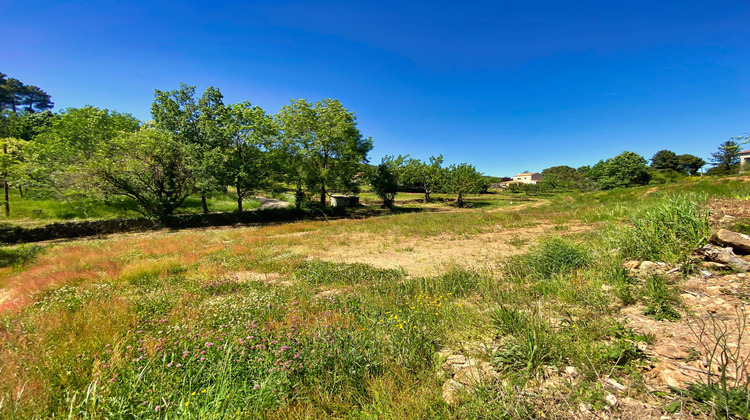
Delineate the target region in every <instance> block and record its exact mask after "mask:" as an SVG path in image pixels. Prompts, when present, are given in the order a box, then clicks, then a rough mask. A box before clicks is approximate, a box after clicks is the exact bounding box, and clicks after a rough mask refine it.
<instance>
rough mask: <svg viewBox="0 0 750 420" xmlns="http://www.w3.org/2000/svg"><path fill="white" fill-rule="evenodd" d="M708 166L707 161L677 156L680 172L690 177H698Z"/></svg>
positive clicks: (688, 156)
mask: <svg viewBox="0 0 750 420" xmlns="http://www.w3.org/2000/svg"><path fill="white" fill-rule="evenodd" d="M705 164H706V161H705V160H703V159H701V158H699V157H698V156H693V155H689V154H684V155H679V156H677V166H678V168H679V171H680V172H682V173H684V174H688V175H691V176H692V175H697V174H698V172H699V171H700V170H701V168H702V167H703V166H704V165H705Z"/></svg>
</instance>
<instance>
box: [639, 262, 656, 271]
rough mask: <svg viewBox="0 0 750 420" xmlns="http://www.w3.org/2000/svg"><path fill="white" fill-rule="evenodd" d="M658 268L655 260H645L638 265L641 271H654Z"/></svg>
mask: <svg viewBox="0 0 750 420" xmlns="http://www.w3.org/2000/svg"><path fill="white" fill-rule="evenodd" d="M655 269H656V263H655V262H653V261H644V262H642V263H641V265H639V266H638V270H639V271H653V270H655Z"/></svg>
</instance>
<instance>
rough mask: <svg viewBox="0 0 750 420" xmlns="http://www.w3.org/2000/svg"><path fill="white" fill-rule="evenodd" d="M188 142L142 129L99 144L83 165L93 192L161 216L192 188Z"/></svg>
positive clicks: (165, 214)
mask: <svg viewBox="0 0 750 420" xmlns="http://www.w3.org/2000/svg"><path fill="white" fill-rule="evenodd" d="M191 147H195V146H191V145H186V144H185V143H183V142H180V141H177V140H175V139H174V138H173V136H172V135H171V134H170V133H167V132H164V131H160V130H157V129H154V128H144V129H141V130H140V131H138V132H135V133H123V134H122V135H120V136H118V137H116V138H114V139H112V141H110V142H108V143H105V144H101V145H100V147H99V149H98V150H97V152H96V153H95V154H94V155H93V156H92V158H91V159H90V160H89V162H88V163H87V165H86V171H87V174H88V175H89V178H88V179H89V180H90V181H91V186H92V187H93V191H100V192H101V193H103V194H104V195H105V196H108V195H120V196H125V197H130V198H132V199H133V200H135V201H136V202H137V203H138V205H139V206H140V208H141V210H140V211H141V213H143V214H144V215H148V216H156V217H159V218H164V217H166V216H169V215H171V214H172V213H173V212H174V210H175V209H177V208H178V207H179V206H180V205H181V204H182V202H183V201H185V199H186V198H187V197H188V196H190V195H191V194H193V193H194V192H195V191H196V179H195V176H194V174H193V172H192V168H193V167H194V165H192V163H191V162H190V159H191V158H192V157H193V156H194V154H193V153H192V151H191V150H190V148H191Z"/></svg>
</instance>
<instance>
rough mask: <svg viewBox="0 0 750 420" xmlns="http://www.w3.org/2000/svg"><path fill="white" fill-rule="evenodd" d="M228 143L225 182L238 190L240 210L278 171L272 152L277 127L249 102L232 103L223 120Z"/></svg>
mask: <svg viewBox="0 0 750 420" xmlns="http://www.w3.org/2000/svg"><path fill="white" fill-rule="evenodd" d="M222 127H223V128H224V130H225V133H226V139H227V140H228V144H227V145H226V147H225V149H224V154H223V161H222V168H223V170H222V173H223V179H224V181H225V182H226V183H227V184H229V185H232V186H234V187H235V189H236V190H237V210H238V211H242V201H243V200H244V199H245V198H246V197H247V196H249V195H250V194H253V193H254V192H255V191H257V190H259V189H266V188H269V187H270V186H271V185H272V183H273V181H274V179H275V178H276V174H277V166H275V164H276V161H275V159H274V157H273V155H272V153H271V151H272V149H274V148H275V140H276V136H277V132H278V129H277V126H276V123H275V121H274V120H273V118H272V117H271V116H269V115H266V113H265V111H263V109H262V108H260V107H258V106H252V105H251V104H250V103H249V102H241V103H239V104H236V105H230V106H228V107H227V109H226V115H225V117H224V119H223V121H222Z"/></svg>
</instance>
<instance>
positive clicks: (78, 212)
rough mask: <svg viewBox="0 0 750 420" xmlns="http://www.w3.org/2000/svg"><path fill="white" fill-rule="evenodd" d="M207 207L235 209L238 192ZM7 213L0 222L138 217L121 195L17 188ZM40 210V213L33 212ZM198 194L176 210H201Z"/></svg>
mask: <svg viewBox="0 0 750 420" xmlns="http://www.w3.org/2000/svg"><path fill="white" fill-rule="evenodd" d="M207 203H208V208H209V210H210V211H234V210H237V195H236V194H233V193H232V192H231V191H230V192H229V193H226V194H218V193H217V194H214V195H213V196H212V197H210V198H209V199H208V200H207ZM258 204H259V202H258V201H257V200H255V199H252V198H249V199H246V200H245V201H244V204H243V206H244V208H245V209H252V208H255V207H257V206H258ZM10 209H11V214H10V217H6V216H5V212H4V211H3V212H2V215H0V223H1V222H5V223H8V224H14V225H22V226H36V225H43V224H46V223H53V222H61V221H71V220H83V219H114V218H128V217H141V216H142V215H141V214H140V213H139V212H138V211H137V205H136V203H135V202H134V201H133V200H131V199H129V198H123V197H116V198H113V199H112V200H111V201H110V203H109V205H106V204H104V203H101V202H92V203H87V202H84V201H81V200H74V201H72V202H71V203H67V202H65V201H60V200H56V199H54V198H51V197H49V196H47V195H44V194H35V193H34V192H32V193H29V194H27V195H26V197H21V195H20V194H19V193H18V191H17V190H11V191H10ZM35 211H36V212H41V213H40V214H35ZM202 212H203V208H202V207H201V200H200V197H197V196H191V197H188V199H187V200H185V203H184V204H183V207H181V208H180V209H178V210H177V211H176V214H189V213H202Z"/></svg>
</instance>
